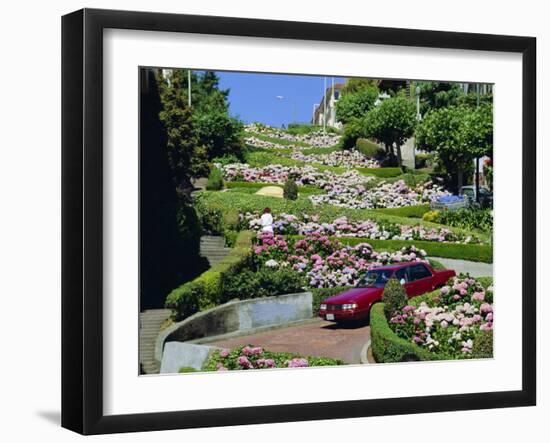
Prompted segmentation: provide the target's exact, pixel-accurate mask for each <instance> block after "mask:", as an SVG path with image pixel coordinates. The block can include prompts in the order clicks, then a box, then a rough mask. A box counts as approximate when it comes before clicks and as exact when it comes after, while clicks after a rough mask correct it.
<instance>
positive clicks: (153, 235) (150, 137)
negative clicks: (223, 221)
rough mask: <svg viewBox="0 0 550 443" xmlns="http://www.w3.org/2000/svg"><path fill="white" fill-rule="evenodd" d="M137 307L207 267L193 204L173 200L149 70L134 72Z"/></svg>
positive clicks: (153, 302) (157, 302)
mask: <svg viewBox="0 0 550 443" xmlns="http://www.w3.org/2000/svg"><path fill="white" fill-rule="evenodd" d="M140 75H141V78H142V81H143V82H144V83H145V81H147V83H148V85H149V87H147V88H142V89H141V91H140V113H139V118H140V125H139V131H140V148H139V149H140V162H139V169H140V171H139V174H140V192H139V201H140V215H139V217H140V220H139V223H140V229H139V237H140V238H139V241H140V251H141V258H140V264H139V265H140V307H141V309H149V308H161V307H164V301H165V297H166V294H168V293H169V292H170V291H171V290H172V289H173V288H175V287H177V286H179V285H180V284H182V283H183V282H184V281H187V280H190V279H192V278H194V277H195V276H196V275H198V274H200V273H201V272H203V271H204V270H205V269H206V268H207V267H208V262H207V261H205V259H203V258H202V257H200V255H199V248H200V244H199V239H200V225H199V222H198V219H197V215H196V213H195V210H194V208H193V207H192V206H191V205H188V204H186V203H185V202H184V201H182V199H181V198H178V195H177V194H176V189H175V186H174V177H173V172H172V168H171V166H170V164H169V161H168V156H167V155H166V151H165V149H164V148H163V147H164V146H166V141H167V135H166V131H165V128H164V125H163V124H162V122H161V121H160V120H159V113H160V112H161V110H162V103H161V99H160V95H159V90H158V83H156V82H155V75H154V71H153V70H152V69H147V68H143V69H141V70H140Z"/></svg>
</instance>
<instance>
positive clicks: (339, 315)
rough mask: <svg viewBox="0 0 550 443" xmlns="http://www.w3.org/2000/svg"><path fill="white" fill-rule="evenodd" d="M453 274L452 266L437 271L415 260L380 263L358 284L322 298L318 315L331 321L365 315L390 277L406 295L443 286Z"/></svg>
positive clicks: (376, 300)
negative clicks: (380, 264)
mask: <svg viewBox="0 0 550 443" xmlns="http://www.w3.org/2000/svg"><path fill="white" fill-rule="evenodd" d="M455 275H456V273H455V271H453V270H451V269H445V270H441V271H436V270H435V269H433V268H432V267H431V266H430V265H429V264H427V263H424V262H418V261H415V262H405V263H397V264H394V265H388V266H380V267H378V268H374V269H372V270H370V271H368V272H367V274H366V275H365V277H364V280H363V283H361V284H360V287H357V288H353V289H349V290H347V291H344V292H342V293H340V294H337V295H334V296H332V297H329V298H327V299H325V300H323V301H322V302H321V306H320V309H319V317H321V318H324V319H325V320H330V321H344V320H360V319H364V318H367V317H368V316H369V312H370V308H371V306H372V305H373V304H374V303H377V302H379V301H380V300H381V299H382V293H383V292H384V286H386V283H387V282H388V280H389V279H390V278H396V279H397V280H399V281H400V282H401V284H402V285H403V287H404V288H405V291H406V292H407V295H408V296H409V297H414V296H416V295H421V294H424V293H426V292H431V291H433V290H434V289H436V288H440V287H441V286H444V285H445V283H447V281H448V280H449V279H450V278H451V277H454V276H455Z"/></svg>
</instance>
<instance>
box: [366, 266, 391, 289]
mask: <svg viewBox="0 0 550 443" xmlns="http://www.w3.org/2000/svg"><path fill="white" fill-rule="evenodd" d="M392 274H393V270H389V269H377V270H374V271H369V272H367V275H365V278H364V279H363V282H364V285H365V286H384V285H385V284H386V283H387V281H388V280H389V279H390V278H391V276H392Z"/></svg>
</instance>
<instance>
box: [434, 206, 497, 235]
mask: <svg viewBox="0 0 550 443" xmlns="http://www.w3.org/2000/svg"><path fill="white" fill-rule="evenodd" d="M436 221H437V223H441V224H444V225H448V226H453V227H455V228H462V229H469V230H480V231H483V232H486V233H488V234H491V233H492V232H493V211H492V210H490V209H459V210H457V211H441V212H440V213H439V216H438V217H437V219H436Z"/></svg>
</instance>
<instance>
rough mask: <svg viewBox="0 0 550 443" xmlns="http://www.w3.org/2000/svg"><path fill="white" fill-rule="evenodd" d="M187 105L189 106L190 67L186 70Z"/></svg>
mask: <svg viewBox="0 0 550 443" xmlns="http://www.w3.org/2000/svg"><path fill="white" fill-rule="evenodd" d="M187 105H188V106H189V107H191V69H188V70H187Z"/></svg>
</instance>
